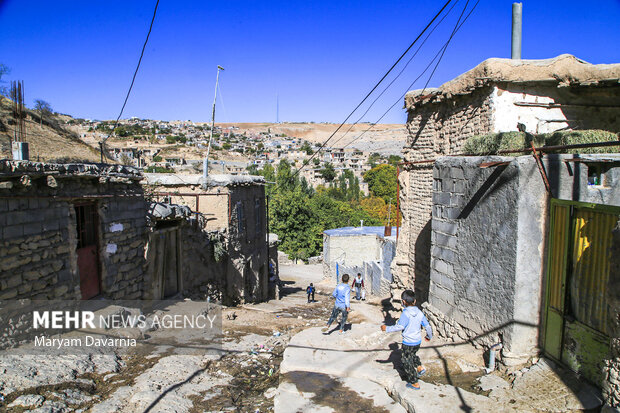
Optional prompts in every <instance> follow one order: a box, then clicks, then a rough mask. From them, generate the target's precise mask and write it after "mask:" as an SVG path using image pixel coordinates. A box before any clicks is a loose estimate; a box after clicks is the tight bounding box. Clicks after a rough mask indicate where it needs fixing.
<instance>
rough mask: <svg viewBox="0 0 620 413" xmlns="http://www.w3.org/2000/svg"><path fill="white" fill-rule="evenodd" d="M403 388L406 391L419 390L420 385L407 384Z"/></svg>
mask: <svg viewBox="0 0 620 413" xmlns="http://www.w3.org/2000/svg"><path fill="white" fill-rule="evenodd" d="M405 387H407V388H408V389H413V390H420V383H407V384H406V385H405Z"/></svg>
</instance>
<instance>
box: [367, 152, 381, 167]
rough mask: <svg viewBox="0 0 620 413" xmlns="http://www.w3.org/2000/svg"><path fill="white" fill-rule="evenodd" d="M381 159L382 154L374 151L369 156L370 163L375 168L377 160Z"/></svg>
mask: <svg viewBox="0 0 620 413" xmlns="http://www.w3.org/2000/svg"><path fill="white" fill-rule="evenodd" d="M380 160H381V154H380V153H377V152H374V153H371V154H370V156H369V157H368V165H370V167H371V168H374V167H375V166H377V162H379V161H380Z"/></svg>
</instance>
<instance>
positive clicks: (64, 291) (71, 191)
mask: <svg viewBox="0 0 620 413" xmlns="http://www.w3.org/2000/svg"><path fill="white" fill-rule="evenodd" d="M139 179H140V175H139V173H138V171H137V170H134V169H132V168H126V167H123V166H120V165H107V166H99V165H84V164H43V163H36V162H26V161H22V162H16V161H0V224H1V225H0V226H1V227H2V232H1V234H0V298H1V299H19V298H35V299H67V300H69V299H80V298H81V292H80V277H79V272H78V267H77V253H76V249H77V223H76V212H75V205H76V203H80V202H85V201H87V202H92V203H94V205H95V206H96V208H97V212H98V217H97V219H98V230H97V232H98V234H97V235H98V240H97V245H98V247H99V250H98V256H99V264H100V265H99V270H100V276H101V294H102V295H103V296H106V297H108V298H113V299H119V298H124V299H130V298H141V296H142V277H143V274H144V242H145V240H144V234H145V229H146V222H145V208H146V206H145V205H146V204H145V202H144V198H143V196H142V190H141V187H140V185H139V184H138V181H139ZM112 245H113V248H108V246H112Z"/></svg>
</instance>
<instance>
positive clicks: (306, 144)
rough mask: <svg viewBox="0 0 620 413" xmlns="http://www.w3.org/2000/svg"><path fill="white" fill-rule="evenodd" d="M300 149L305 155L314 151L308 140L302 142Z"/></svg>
mask: <svg viewBox="0 0 620 413" xmlns="http://www.w3.org/2000/svg"><path fill="white" fill-rule="evenodd" d="M301 150H302V151H304V152H305V153H306V154H307V155H312V154H313V153H314V151H313V150H312V146H311V145H310V142H308V141H305V142H304V144H303V145H302V146H301Z"/></svg>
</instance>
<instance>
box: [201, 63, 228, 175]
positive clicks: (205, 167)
mask: <svg viewBox="0 0 620 413" xmlns="http://www.w3.org/2000/svg"><path fill="white" fill-rule="evenodd" d="M220 70H224V68H223V67H222V66H220V65H217V75H216V76H215V96H213V112H211V136H210V137H209V146H207V157H206V158H205V159H204V162H203V165H202V171H203V175H204V178H205V180H206V178H207V176H208V175H209V152H211V141H212V140H213V128H214V127H215V101H216V100H217V85H218V82H219V80H220ZM205 184H206V182H205Z"/></svg>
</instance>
